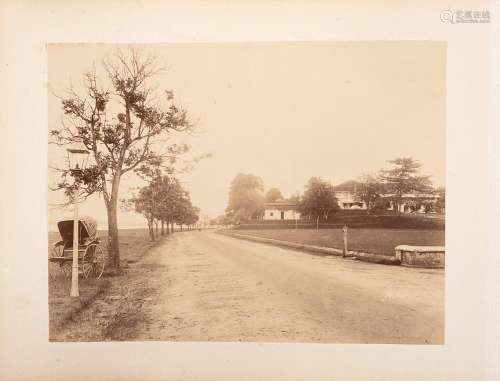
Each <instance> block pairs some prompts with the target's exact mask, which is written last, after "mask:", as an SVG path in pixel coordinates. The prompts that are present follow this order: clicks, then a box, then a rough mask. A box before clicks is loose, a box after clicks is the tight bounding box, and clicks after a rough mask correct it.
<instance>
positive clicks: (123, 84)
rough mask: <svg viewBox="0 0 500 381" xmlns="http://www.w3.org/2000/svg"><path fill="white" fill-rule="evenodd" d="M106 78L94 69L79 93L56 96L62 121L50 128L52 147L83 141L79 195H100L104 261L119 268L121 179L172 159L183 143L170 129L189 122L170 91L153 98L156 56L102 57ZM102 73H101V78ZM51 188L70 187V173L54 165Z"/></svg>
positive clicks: (187, 126)
mask: <svg viewBox="0 0 500 381" xmlns="http://www.w3.org/2000/svg"><path fill="white" fill-rule="evenodd" d="M103 66H104V68H105V71H106V73H107V78H98V76H97V74H96V71H95V70H93V71H89V72H87V73H85V74H84V87H83V91H81V92H77V91H75V90H74V89H69V91H68V94H67V96H65V97H62V98H61V103H62V109H63V121H62V126H61V127H60V128H57V129H54V130H52V131H51V132H50V136H51V141H52V142H53V143H55V144H58V145H62V146H65V145H74V144H75V143H78V144H83V145H84V146H85V147H86V148H87V149H88V150H89V151H90V152H91V157H92V159H93V160H92V162H93V163H92V165H90V166H89V168H87V169H86V170H85V171H83V172H82V173H81V174H78V175H77V177H76V178H75V181H76V182H77V183H79V184H80V189H81V197H86V196H89V195H90V194H93V193H96V192H98V193H101V194H102V195H103V198H104V203H105V206H106V210H107V215H108V231H109V236H110V258H109V259H110V265H111V266H113V267H115V268H118V267H119V266H120V252H119V241H118V220H117V204H118V191H119V188H120V181H121V179H122V177H123V176H124V175H125V174H127V173H129V172H131V171H134V170H136V169H138V168H139V167H140V166H141V165H145V166H148V165H153V166H159V165H161V163H170V164H172V163H173V162H175V160H176V158H177V156H178V155H179V154H182V153H184V152H186V151H187V146H185V145H177V144H172V142H171V141H169V139H168V138H169V136H170V135H171V133H172V132H175V131H177V132H181V131H188V130H190V129H191V128H192V124H191V123H190V121H189V119H188V115H187V112H186V110H184V109H182V108H180V107H178V106H176V105H175V104H174V101H173V93H172V92H171V91H165V92H164V93H163V94H162V95H161V96H158V91H157V88H156V86H155V85H156V84H155V81H157V80H158V77H157V76H158V74H159V73H160V72H161V71H162V70H163V69H162V68H160V67H159V66H158V65H157V62H156V59H155V58H152V57H146V56H145V55H144V54H141V53H140V52H138V51H137V50H135V49H132V48H131V49H129V50H127V51H126V52H125V53H123V52H118V53H116V54H115V55H113V56H112V57H109V58H107V59H105V60H104V61H103ZM105 77H106V76H105ZM60 171H61V175H62V176H61V180H60V182H59V183H58V184H57V187H56V188H57V189H65V190H66V191H68V190H69V189H71V187H72V184H70V181H69V177H70V176H71V174H70V172H69V171H68V170H66V169H60Z"/></svg>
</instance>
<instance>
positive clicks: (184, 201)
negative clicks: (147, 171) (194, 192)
mask: <svg viewBox="0 0 500 381" xmlns="http://www.w3.org/2000/svg"><path fill="white" fill-rule="evenodd" d="M123 208H124V209H126V210H134V211H135V212H136V213H139V214H142V215H143V216H144V217H145V218H146V221H147V224H148V229H149V237H150V239H151V240H152V241H154V240H156V238H157V237H158V235H159V234H161V235H168V234H170V233H173V231H174V225H178V226H179V228H180V230H181V231H182V230H183V227H184V226H186V227H187V229H192V228H193V226H194V225H195V224H196V223H197V222H198V219H199V213H200V210H199V209H198V208H197V207H195V206H193V204H192V202H191V199H190V197H189V192H188V191H187V190H185V189H184V188H183V187H182V186H181V183H180V182H179V180H178V179H177V178H175V177H173V176H168V175H161V173H160V174H158V175H157V176H155V177H154V178H153V179H152V180H151V181H150V182H149V184H148V185H146V186H143V187H141V188H139V189H138V192H137V194H136V195H135V196H134V197H132V198H130V199H128V200H124V201H123ZM159 227H160V228H161V230H160V231H159Z"/></svg>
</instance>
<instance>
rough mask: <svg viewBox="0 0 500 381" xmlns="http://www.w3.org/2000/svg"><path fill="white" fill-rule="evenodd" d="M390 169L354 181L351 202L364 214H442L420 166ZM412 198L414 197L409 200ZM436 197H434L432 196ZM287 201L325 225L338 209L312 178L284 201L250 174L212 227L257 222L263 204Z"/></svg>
mask: <svg viewBox="0 0 500 381" xmlns="http://www.w3.org/2000/svg"><path fill="white" fill-rule="evenodd" d="M388 163H389V164H390V165H391V167H390V168H389V169H383V170H380V171H379V173H378V174H377V175H363V176H360V178H359V179H358V180H357V182H356V184H357V186H356V187H355V189H354V192H353V193H354V199H355V201H357V202H364V203H365V205H366V213H367V214H370V213H371V211H372V210H374V209H379V210H380V209H388V208H389V207H390V206H392V207H393V209H394V210H396V211H397V212H398V214H399V213H400V209H401V208H400V206H401V205H402V204H403V203H404V204H405V205H409V206H411V207H412V208H413V209H415V210H417V209H420V208H421V207H423V208H424V210H425V211H426V212H430V211H439V212H442V211H444V204H445V189H444V188H436V189H435V188H433V187H432V184H431V181H430V176H425V175H421V174H420V169H421V164H420V163H419V162H418V161H416V160H414V159H413V158H411V157H403V158H397V159H394V160H390V161H388ZM409 195H415V197H411V196H410V197H409ZM436 195H437V196H439V197H437V198H436V197H435V196H436ZM276 201H288V202H290V203H293V204H296V205H297V209H298V211H299V212H300V213H301V218H303V219H310V220H315V221H316V222H317V223H319V221H322V222H326V221H327V220H328V218H329V216H331V215H332V214H333V213H335V212H336V211H337V210H338V209H340V207H339V205H338V200H337V198H336V196H335V187H334V186H333V185H332V184H331V183H329V182H327V181H324V180H323V179H321V178H320V177H312V178H311V179H309V181H308V182H307V184H306V185H305V190H304V192H303V194H302V195H300V194H295V195H292V196H291V197H289V198H288V199H287V200H285V199H284V197H283V195H282V193H281V191H280V190H279V189H277V188H271V189H269V190H268V191H267V192H266V193H264V183H263V181H262V179H261V178H260V177H258V176H256V175H253V174H243V173H239V174H238V175H236V177H235V178H234V179H233V181H232V182H231V185H230V189H229V198H228V205H227V208H226V213H225V214H224V215H221V216H219V217H217V218H216V219H214V220H212V224H214V225H226V226H227V225H231V224H239V223H242V222H247V221H249V220H252V219H260V218H262V216H263V213H264V206H265V204H266V203H270V202H276Z"/></svg>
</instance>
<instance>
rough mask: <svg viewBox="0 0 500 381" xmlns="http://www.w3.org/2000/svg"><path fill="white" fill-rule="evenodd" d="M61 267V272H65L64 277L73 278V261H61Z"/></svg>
mask: <svg viewBox="0 0 500 381" xmlns="http://www.w3.org/2000/svg"><path fill="white" fill-rule="evenodd" d="M60 267H61V273H62V274H63V276H64V279H70V278H71V271H72V263H71V262H61V264H60Z"/></svg>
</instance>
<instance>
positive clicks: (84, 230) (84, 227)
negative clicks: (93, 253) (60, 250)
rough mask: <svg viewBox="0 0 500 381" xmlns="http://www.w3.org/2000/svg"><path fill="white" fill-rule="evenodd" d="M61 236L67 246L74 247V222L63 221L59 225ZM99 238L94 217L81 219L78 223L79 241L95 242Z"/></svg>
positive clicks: (80, 242)
mask: <svg viewBox="0 0 500 381" xmlns="http://www.w3.org/2000/svg"><path fill="white" fill-rule="evenodd" d="M57 227H58V229H59V234H60V235H61V238H62V240H63V241H64V244H65V246H67V247H68V246H72V245H73V220H63V221H59V222H58V223H57ZM96 238H97V221H96V220H95V219H94V218H92V217H81V218H80V220H79V223H78V241H79V244H82V243H83V242H84V241H86V240H87V241H88V240H90V241H93V240H95V239H96Z"/></svg>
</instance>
